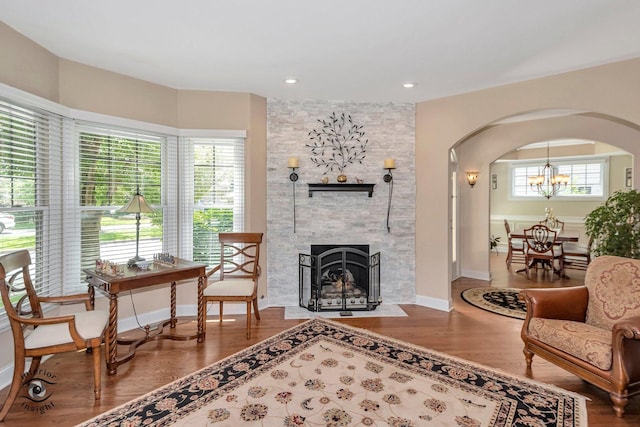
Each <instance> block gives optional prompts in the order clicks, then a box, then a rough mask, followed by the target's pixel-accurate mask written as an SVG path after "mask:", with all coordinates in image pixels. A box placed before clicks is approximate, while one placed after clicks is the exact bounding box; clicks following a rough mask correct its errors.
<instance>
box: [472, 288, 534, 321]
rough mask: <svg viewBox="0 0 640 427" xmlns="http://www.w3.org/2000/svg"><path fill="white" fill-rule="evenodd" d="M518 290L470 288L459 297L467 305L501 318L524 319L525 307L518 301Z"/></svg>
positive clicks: (522, 302)
mask: <svg viewBox="0 0 640 427" xmlns="http://www.w3.org/2000/svg"><path fill="white" fill-rule="evenodd" d="M518 292H520V289H515V288H490V287H489V288H470V289H466V290H464V291H462V293H461V294H460V296H461V297H462V299H463V300H465V301H466V302H468V303H469V304H471V305H473V306H475V307H478V308H481V309H483V310H487V311H490V312H492V313H496V314H500V315H502V316H507V317H514V318H516V319H524V318H525V316H526V314H527V306H526V305H525V303H524V301H520V300H518Z"/></svg>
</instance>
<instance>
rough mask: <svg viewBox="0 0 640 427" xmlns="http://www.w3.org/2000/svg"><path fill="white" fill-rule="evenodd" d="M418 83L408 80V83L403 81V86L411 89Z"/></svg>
mask: <svg viewBox="0 0 640 427" xmlns="http://www.w3.org/2000/svg"><path fill="white" fill-rule="evenodd" d="M416 84H417V83H413V82H406V83H402V87H404V88H406V89H411V88H412V87H416Z"/></svg>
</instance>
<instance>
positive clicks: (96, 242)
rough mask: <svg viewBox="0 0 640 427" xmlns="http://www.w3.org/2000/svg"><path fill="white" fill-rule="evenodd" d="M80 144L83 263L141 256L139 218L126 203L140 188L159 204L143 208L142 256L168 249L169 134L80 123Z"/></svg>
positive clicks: (148, 201) (121, 261)
mask: <svg viewBox="0 0 640 427" xmlns="http://www.w3.org/2000/svg"><path fill="white" fill-rule="evenodd" d="M76 135H77V141H78V147H79V194H80V200H79V204H80V210H81V215H80V217H81V220H80V221H81V227H80V230H81V231H80V246H81V251H80V254H81V255H80V256H81V267H82V268H89V267H91V266H93V265H95V260H96V259H105V260H109V261H111V262H116V263H126V262H127V261H128V260H129V259H130V258H132V257H133V256H135V255H136V233H137V232H138V231H137V221H136V215H137V214H134V213H123V212H120V211H119V209H120V208H122V207H123V206H124V205H125V204H127V202H128V201H129V200H130V199H131V197H132V196H133V195H134V194H136V192H137V191H139V192H140V194H142V195H143V196H144V198H145V200H146V202H147V203H148V204H149V205H150V206H151V207H152V208H153V209H154V211H153V212H152V213H141V214H139V215H140V228H139V244H138V254H139V256H141V257H143V258H146V259H151V258H152V257H153V254H156V253H159V252H163V207H162V194H163V188H162V182H163V168H162V164H163V162H162V157H163V156H162V153H163V151H164V149H165V145H166V142H167V138H166V136H163V135H153V134H149V133H139V132H135V131H128V130H120V129H113V128H108V127H100V126H95V125H89V124H79V125H78V126H77V127H76Z"/></svg>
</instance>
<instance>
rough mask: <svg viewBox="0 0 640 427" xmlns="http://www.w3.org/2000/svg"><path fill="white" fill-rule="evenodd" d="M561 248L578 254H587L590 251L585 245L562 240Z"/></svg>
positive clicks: (566, 251)
mask: <svg viewBox="0 0 640 427" xmlns="http://www.w3.org/2000/svg"><path fill="white" fill-rule="evenodd" d="M562 250H563V251H564V252H565V253H571V254H580V255H588V254H589V252H591V251H590V250H589V248H587V247H586V246H583V245H581V244H579V243H574V242H562Z"/></svg>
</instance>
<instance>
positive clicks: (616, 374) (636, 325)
mask: <svg viewBox="0 0 640 427" xmlns="http://www.w3.org/2000/svg"><path fill="white" fill-rule="evenodd" d="M611 333H612V339H613V340H612V352H613V355H612V356H613V357H612V362H613V363H612V371H613V372H612V375H611V379H612V382H613V384H615V385H616V386H617V385H619V384H622V383H623V382H625V381H631V382H635V381H638V380H639V379H640V364H638V363H637V362H638V360H640V316H635V317H630V318H628V319H625V320H621V321H619V322H617V323H616V324H615V325H613V329H612V330H611ZM621 389H622V387H618V390H617V391H618V393H619V392H620V390H621Z"/></svg>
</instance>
